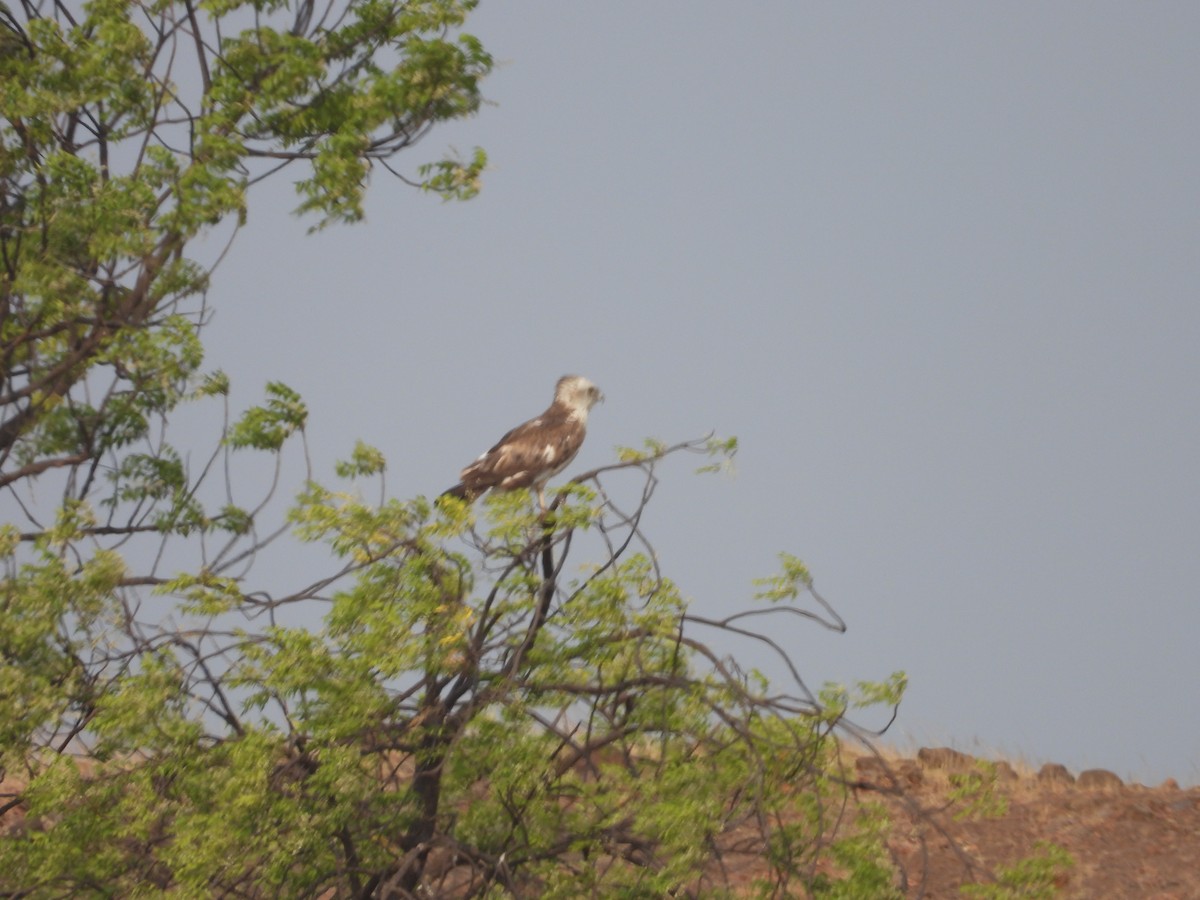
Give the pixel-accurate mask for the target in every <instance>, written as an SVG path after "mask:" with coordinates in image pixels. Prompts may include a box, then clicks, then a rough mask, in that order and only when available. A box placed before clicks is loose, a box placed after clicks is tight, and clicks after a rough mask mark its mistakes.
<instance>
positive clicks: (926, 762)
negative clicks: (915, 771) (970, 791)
mask: <svg viewBox="0 0 1200 900" xmlns="http://www.w3.org/2000/svg"><path fill="white" fill-rule="evenodd" d="M917 759H919V760H920V761H921V765H923V766H924V767H925V768H927V769H945V770H946V771H948V772H965V771H968V770H970V769H972V768H974V766H975V757H973V756H968V755H967V754H966V753H962V752H961V751H958V750H951V749H950V748H949V747H922V748H921V749H920V750H918V751H917Z"/></svg>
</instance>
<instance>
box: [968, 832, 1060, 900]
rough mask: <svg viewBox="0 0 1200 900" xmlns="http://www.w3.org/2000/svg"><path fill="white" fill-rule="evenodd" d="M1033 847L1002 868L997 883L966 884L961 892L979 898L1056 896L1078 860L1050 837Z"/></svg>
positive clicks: (1004, 899) (1047, 898) (1014, 899)
mask: <svg viewBox="0 0 1200 900" xmlns="http://www.w3.org/2000/svg"><path fill="white" fill-rule="evenodd" d="M1034 851H1035V852H1034V854H1033V855H1032V856H1028V857H1026V858H1025V859H1022V860H1020V861H1018V862H1016V863H1013V864H1012V865H1011V866H1005V867H1003V868H1001V869H999V870H998V871H997V872H996V880H995V882H994V883H992V884H967V885H963V887H962V893H963V894H964V895H965V896H967V897H977V898H980V900H1017V898H1019V897H1026V898H1038V900H1050V898H1052V897H1057V896H1058V894H1059V890H1058V888H1059V885H1060V884H1061V882H1062V879H1063V878H1064V877H1065V876H1066V874H1067V872H1069V871H1070V869H1071V868H1072V867H1073V866H1074V865H1075V861H1074V860H1073V859H1072V858H1071V854H1070V853H1068V852H1067V851H1066V850H1065V849H1064V848H1062V847H1060V846H1059V845H1058V844H1053V843H1050V842H1048V841H1038V842H1037V843H1036V844H1035V845H1034Z"/></svg>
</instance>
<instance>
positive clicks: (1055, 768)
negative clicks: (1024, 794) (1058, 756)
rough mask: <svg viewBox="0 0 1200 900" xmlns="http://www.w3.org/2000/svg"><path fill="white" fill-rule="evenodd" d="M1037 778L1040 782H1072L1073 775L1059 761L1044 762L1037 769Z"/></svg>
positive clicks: (1073, 781)
mask: <svg viewBox="0 0 1200 900" xmlns="http://www.w3.org/2000/svg"><path fill="white" fill-rule="evenodd" d="M1037 780H1038V781H1040V782H1042V784H1074V783H1075V776H1074V775H1072V774H1071V773H1070V772H1068V771H1067V767H1066V766H1064V765H1062V764H1061V763H1046V764H1045V765H1044V766H1042V767H1041V768H1040V769H1038V773H1037Z"/></svg>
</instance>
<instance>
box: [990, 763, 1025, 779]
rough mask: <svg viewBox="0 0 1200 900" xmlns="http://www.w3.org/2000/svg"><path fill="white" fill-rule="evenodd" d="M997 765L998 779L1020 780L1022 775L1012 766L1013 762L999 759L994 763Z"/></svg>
mask: <svg viewBox="0 0 1200 900" xmlns="http://www.w3.org/2000/svg"><path fill="white" fill-rule="evenodd" d="M992 765H994V766H995V767H996V779H997V780H998V781H1019V780H1020V778H1021V776H1020V775H1018V774H1017V770H1016V769H1014V768H1013V767H1012V764H1011V763H1008V762H1005V761H1004V760H1002V759H1001V760H998V761H997V762H994V763H992Z"/></svg>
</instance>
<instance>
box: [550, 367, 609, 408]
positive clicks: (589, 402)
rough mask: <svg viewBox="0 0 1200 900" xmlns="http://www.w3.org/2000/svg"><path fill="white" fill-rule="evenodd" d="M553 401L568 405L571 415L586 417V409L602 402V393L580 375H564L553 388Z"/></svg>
mask: <svg viewBox="0 0 1200 900" xmlns="http://www.w3.org/2000/svg"><path fill="white" fill-rule="evenodd" d="M554 402H555V403H561V404H562V405H563V406H566V407H568V408H569V409H570V410H571V413H572V415H574V416H578V417H579V418H581V419H586V418H587V414H588V410H590V409H591V408H592V407H593V406H595V405H596V404H597V403H603V402H604V394H602V393H600V388H598V387H596V386H595V385H594V384H592V383H591V382H590V381H588V380H587V379H586V378H584V377H583V376H582V375H564V376H563V377H562V378H560V379H558V384H557V385H556V386H555V388H554Z"/></svg>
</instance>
